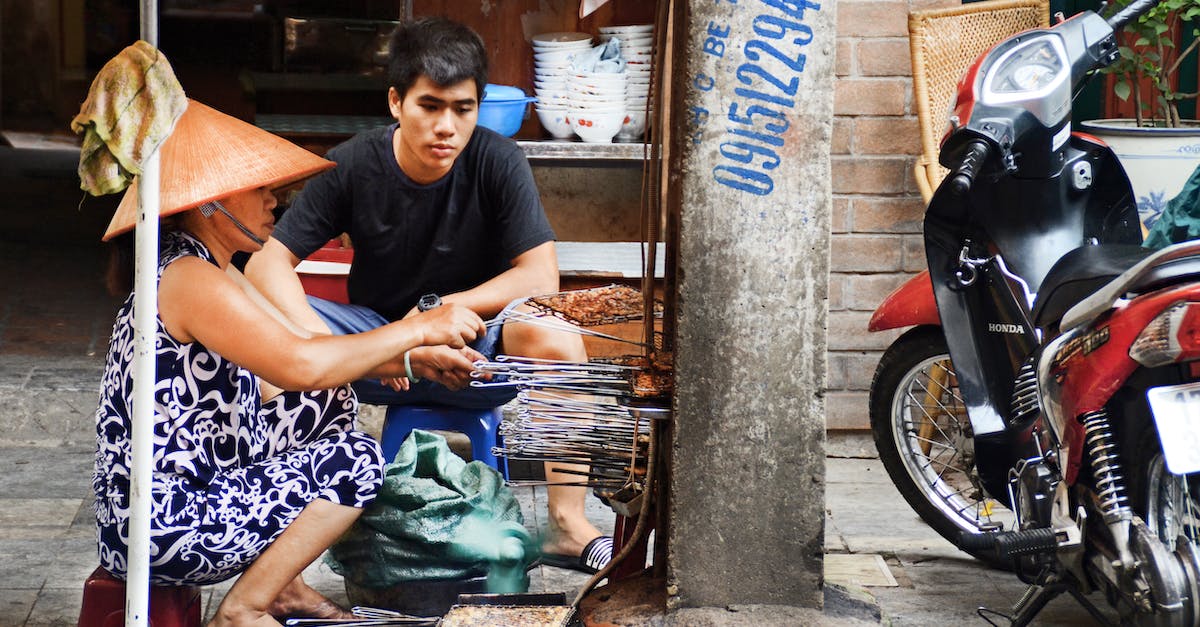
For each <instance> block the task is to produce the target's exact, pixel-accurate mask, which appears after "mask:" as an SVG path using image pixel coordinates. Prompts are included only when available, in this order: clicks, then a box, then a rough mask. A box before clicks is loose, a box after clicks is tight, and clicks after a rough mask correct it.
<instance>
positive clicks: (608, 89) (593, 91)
mask: <svg viewBox="0 0 1200 627" xmlns="http://www.w3.org/2000/svg"><path fill="white" fill-rule="evenodd" d="M567 91H569V92H571V93H573V94H588V95H591V96H624V95H626V94H627V93H628V90H627V88H626V86H625V85H585V84H584V83H580V82H575V81H568V82H567Z"/></svg>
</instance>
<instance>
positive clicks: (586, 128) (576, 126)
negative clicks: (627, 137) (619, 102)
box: [567, 109, 625, 144]
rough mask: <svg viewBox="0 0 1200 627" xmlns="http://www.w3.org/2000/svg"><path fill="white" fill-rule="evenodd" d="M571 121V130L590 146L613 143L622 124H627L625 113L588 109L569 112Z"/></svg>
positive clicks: (622, 111) (568, 115) (621, 111)
mask: <svg viewBox="0 0 1200 627" xmlns="http://www.w3.org/2000/svg"><path fill="white" fill-rule="evenodd" d="M567 117H568V118H569V119H570V120H571V130H573V131H575V134H576V135H578V136H579V138H580V139H582V140H583V141H585V142H587V143H589V144H608V143H612V140H613V137H616V135H617V131H619V130H621V124H623V123H624V122H625V111H624V110H619V111H589V110H586V109H571V110H570V111H568V112H567Z"/></svg>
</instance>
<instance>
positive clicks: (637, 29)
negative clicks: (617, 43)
mask: <svg viewBox="0 0 1200 627" xmlns="http://www.w3.org/2000/svg"><path fill="white" fill-rule="evenodd" d="M598 30H599V31H600V33H601V34H604V35H620V34H626V35H628V34H635V33H639V34H645V33H652V32H654V25H653V24H629V25H626V26H601V27H600V28H599V29H598Z"/></svg>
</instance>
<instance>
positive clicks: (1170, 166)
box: [1081, 0, 1200, 227]
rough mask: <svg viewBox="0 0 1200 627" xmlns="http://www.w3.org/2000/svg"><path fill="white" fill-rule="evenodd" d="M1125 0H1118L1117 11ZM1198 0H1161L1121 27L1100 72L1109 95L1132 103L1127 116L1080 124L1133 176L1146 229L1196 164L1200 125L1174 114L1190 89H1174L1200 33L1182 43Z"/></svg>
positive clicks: (1198, 12) (1193, 23)
mask: <svg viewBox="0 0 1200 627" xmlns="http://www.w3.org/2000/svg"><path fill="white" fill-rule="evenodd" d="M1130 1H1131V0H1117V1H1116V2H1114V3H1113V7H1112V9H1111V11H1110V12H1116V11H1117V10H1119V9H1121V8H1123V7H1124V6H1125V5H1127V4H1129V2H1130ZM1198 26H1200V0H1163V1H1162V2H1161V3H1160V4H1159V5H1158V6H1156V7H1155V8H1153V9H1151V10H1150V11H1149V12H1148V13H1146V14H1145V15H1143V16H1142V17H1141V19H1139V20H1138V21H1136V22H1133V23H1131V24H1129V25H1128V26H1126V27H1125V31H1124V33H1123V34H1122V35H1121V38H1122V41H1121V45H1120V46H1119V48H1118V49H1119V51H1120V55H1121V58H1120V60H1119V61H1117V62H1116V63H1115V64H1113V65H1112V66H1110V67H1108V68H1106V69H1105V70H1103V73H1104V74H1108V75H1111V76H1112V77H1113V79H1112V80H1113V82H1112V85H1113V87H1112V93H1113V95H1115V96H1116V97H1117V98H1119V99H1121V100H1122V101H1125V102H1130V101H1131V102H1132V109H1133V117H1132V118H1124V119H1107V120H1092V121H1090V122H1084V123H1082V124H1081V128H1082V129H1083V130H1085V131H1087V132H1088V133H1091V134H1093V135H1096V136H1098V137H1100V138H1101V139H1103V140H1104V141H1105V142H1107V143H1108V144H1109V146H1110V147H1112V149H1113V151H1114V152H1115V153H1116V154H1117V157H1118V158H1119V159H1120V160H1121V164H1122V165H1123V166H1124V167H1125V170H1126V171H1127V172H1128V173H1129V176H1130V179H1131V180H1132V181H1133V189H1134V193H1135V194H1136V195H1137V197H1138V211H1139V213H1140V214H1141V218H1142V223H1143V224H1144V225H1146V226H1147V227H1149V226H1151V225H1152V224H1153V223H1154V221H1155V220H1157V219H1158V216H1159V214H1161V212H1162V210H1163V207H1164V206H1165V205H1166V203H1167V202H1168V201H1169V200H1170V199H1171V198H1173V197H1174V196H1175V195H1176V194H1178V193H1179V191H1180V189H1182V187H1183V184H1184V182H1186V181H1187V179H1188V177H1189V176H1191V174H1192V172H1193V171H1195V170H1196V167H1197V166H1198V165H1200V124H1198V123H1197V122H1196V121H1194V120H1183V119H1180V115H1179V104H1180V103H1182V102H1184V101H1186V100H1195V99H1196V96H1197V94H1196V93H1194V92H1193V93H1184V92H1181V91H1179V89H1178V86H1179V80H1178V79H1179V71H1180V68H1181V67H1182V66H1183V63H1184V61H1185V60H1187V59H1188V58H1189V57H1194V56H1196V54H1197V49H1198V47H1200V37H1195V39H1194V40H1193V41H1192V42H1191V43H1190V44H1188V45H1187V46H1186V47H1180V46H1179V45H1178V43H1177V42H1178V38H1179V36H1180V35H1181V34H1183V33H1191V34H1193V35H1194V36H1195V35H1196V34H1197V27H1198Z"/></svg>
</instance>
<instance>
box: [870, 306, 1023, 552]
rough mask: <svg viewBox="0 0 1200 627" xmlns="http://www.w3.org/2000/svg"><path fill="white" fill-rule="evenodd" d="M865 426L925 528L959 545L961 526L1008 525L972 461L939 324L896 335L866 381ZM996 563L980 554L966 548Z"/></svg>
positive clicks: (962, 410)
mask: <svg viewBox="0 0 1200 627" xmlns="http://www.w3.org/2000/svg"><path fill="white" fill-rule="evenodd" d="M870 417H871V431H872V433H873V435H874V437H875V448H876V450H878V452H879V459H880V461H881V462H883V466H884V468H885V469H886V470H887V473H888V476H889V477H891V479H892V483H893V484H895V485H896V488H897V489H898V490H899V491H900V494H901V495H902V496H903V497H904V500H906V501H908V504H909V505H910V506H911V507H912V508H913V510H915V511H916V512H917V515H919V516H920V517H921V519H922V520H924V521H925V523H926V524H928V525H929V526H930V527H932V528H933V529H934V530H935V531H937V532H938V533H939V534H940V535H941V536H942V537H944V538H946V539H947V540H949V541H950V542H951V543H952V544H955V545H956V546H957V545H958V539H959V535H960V534H961V533H962V532H969V533H984V532H986V531H996V530H1002V529H1005V528H1008V527H1010V526H1011V524H1012V513H1011V512H1010V511H1009V510H1008V509H1007V508H1005V507H1004V506H1003V504H1001V503H1000V502H999V501H997V500H995V499H993V498H990V497H988V496H987V495H986V494H985V493H984V490H983V487H982V483H981V482H980V480H979V475H978V472H977V470H976V468H975V455H974V441H973V440H972V431H971V423H970V421H969V420H968V419H967V410H966V406H965V405H964V404H963V402H962V398H961V397H960V396H959V394H958V384H957V380H956V378H955V375H954V369H953V366H952V364H951V363H950V354H949V350H948V349H947V348H946V340H945V338H944V337H943V336H942V332H941V330H940V329H937V328H931V327H917V328H914V329H911V330H909V331H908V332H906V333H905V334H904V335H901V336H900V337H899V338H898V339H897V340H896V341H895V342H894V343H892V345H891V346H889V347H888V349H887V351H885V352H884V354H883V357H882V358H881V359H880V360H879V366H878V367H877V368H876V369H875V378H874V379H873V380H872V382H871V401H870ZM967 552H968V553H970V554H971V555H972V556H973V557H975V558H977V559H980V560H983V561H985V562H988V563H990V564H992V565H995V566H1003V567H1011V565H1009V564H1007V563H1001V562H998V561H997V560H996V558H995V557H994V556H991V555H988V554H986V553H977V552H972V551H967Z"/></svg>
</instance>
